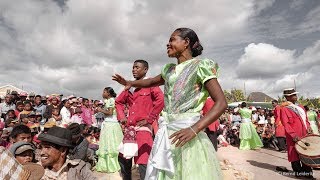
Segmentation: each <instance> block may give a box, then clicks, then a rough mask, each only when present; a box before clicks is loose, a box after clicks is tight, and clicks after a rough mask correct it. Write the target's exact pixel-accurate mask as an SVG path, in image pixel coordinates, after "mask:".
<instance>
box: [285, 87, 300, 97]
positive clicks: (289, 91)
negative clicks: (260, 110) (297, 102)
mask: <svg viewBox="0 0 320 180" xmlns="http://www.w3.org/2000/svg"><path fill="white" fill-rule="evenodd" d="M298 93H299V92H297V91H296V90H295V89H294V88H288V89H284V90H283V95H284V96H292V95H295V94H298Z"/></svg>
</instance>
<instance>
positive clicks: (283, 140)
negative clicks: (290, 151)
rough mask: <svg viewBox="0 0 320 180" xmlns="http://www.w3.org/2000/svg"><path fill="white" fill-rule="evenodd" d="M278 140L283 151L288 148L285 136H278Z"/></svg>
mask: <svg viewBox="0 0 320 180" xmlns="http://www.w3.org/2000/svg"><path fill="white" fill-rule="evenodd" d="M277 140H278V148H279V151H283V150H285V149H286V138H285V137H277Z"/></svg>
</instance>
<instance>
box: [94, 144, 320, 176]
mask: <svg viewBox="0 0 320 180" xmlns="http://www.w3.org/2000/svg"><path fill="white" fill-rule="evenodd" d="M218 158H219V159H220V160H221V162H225V163H222V169H223V173H224V179H226V180H229V179H230V180H231V179H257V180H270V179H271V180H286V179H296V178H295V177H294V175H292V171H291V170H292V169H291V165H290V163H289V162H288V161H287V154H286V153H280V152H277V151H274V150H270V149H260V150H248V151H241V150H239V149H238V148H236V147H232V146H228V147H221V148H219V149H218ZM226 164H227V165H226ZM277 166H283V167H286V168H287V169H288V170H289V172H287V173H281V172H279V171H277V170H276V167H277ZM313 172H314V177H315V178H317V179H319V180H320V170H314V171H313ZM95 174H96V175H97V177H98V179H99V180H102V179H103V180H121V177H120V174H119V173H113V174H106V173H98V172H95ZM133 176H134V177H133V180H138V179H139V175H138V173H137V171H136V169H135V168H133Z"/></svg>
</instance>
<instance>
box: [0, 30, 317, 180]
mask: <svg viewBox="0 0 320 180" xmlns="http://www.w3.org/2000/svg"><path fill="white" fill-rule="evenodd" d="M202 50H203V47H202V45H201V44H200V40H199V38H198V36H197V34H196V33H195V32H194V31H193V30H191V29H189V28H178V29H176V30H175V31H174V32H173V33H172V34H171V36H170V39H169V42H168V44H167V54H168V56H169V57H171V58H176V59H177V64H173V63H169V64H166V65H165V66H164V67H163V68H162V70H161V73H160V74H159V75H158V76H156V77H153V78H147V77H146V74H147V71H148V69H149V65H148V62H147V61H145V60H135V61H134V63H133V66H132V75H133V77H134V78H135V81H127V80H125V79H124V78H123V77H122V76H121V75H118V74H115V75H114V76H112V79H113V80H114V81H116V82H118V83H120V84H122V85H124V87H125V88H124V90H123V91H122V92H121V93H120V94H119V95H117V94H116V92H115V91H114V90H113V89H112V88H111V87H106V88H104V89H103V93H102V98H103V100H90V99H88V98H84V97H75V96H68V97H64V98H62V95H60V94H52V95H48V96H41V95H35V94H32V93H30V94H29V95H28V94H25V93H21V94H18V93H17V92H15V91H13V92H11V93H10V94H7V95H6V96H5V98H4V99H3V100H1V104H0V113H1V121H0V130H1V131H0V132H1V140H0V146H1V148H0V150H1V160H5V161H6V162H8V161H9V160H10V161H11V162H13V163H11V165H13V166H12V168H11V167H6V168H4V169H2V170H1V171H2V174H6V173H7V174H8V176H15V177H20V178H18V179H27V178H22V177H28V176H32V177H35V176H36V175H37V176H39V178H38V179H59V180H60V179H68V180H69V179H96V177H95V176H94V174H93V172H92V170H96V171H98V172H105V173H114V172H120V174H121V176H122V178H123V179H124V180H131V179H132V174H131V169H132V166H133V162H134V164H135V165H136V167H137V169H138V171H139V175H140V179H146V180H149V179H151V180H153V179H159V180H168V179H184V180H193V179H199V177H200V176H201V179H206V180H209V179H223V174H222V171H221V167H220V163H219V161H218V158H217V156H216V151H217V150H218V147H219V146H220V147H221V146H228V145H234V146H238V147H239V149H241V150H246V149H256V148H260V147H267V148H270V147H271V148H274V149H276V150H279V151H281V152H285V149H286V146H287V149H288V150H289V151H288V155H289V157H290V158H289V161H290V162H291V163H292V167H293V170H294V171H297V172H301V171H309V170H308V169H306V168H305V166H303V165H302V166H301V164H300V161H299V159H297V157H296V156H297V154H296V152H295V151H294V150H292V142H297V141H298V140H299V138H301V137H302V135H305V134H306V133H307V130H306V129H308V133H309V131H310V130H309V129H310V128H309V124H310V127H311V128H312V131H313V133H319V130H318V126H319V123H318V119H319V112H315V111H313V110H312V109H311V108H308V107H306V109H307V110H308V112H307V115H308V120H309V121H310V123H309V122H308V123H307V124H305V127H306V129H305V130H303V131H302V132H300V131H299V130H297V129H292V127H291V125H292V124H293V123H292V122H290V123H291V124H290V123H289V124H288V123H287V121H286V120H284V119H285V117H286V116H285V114H284V110H285V108H286V107H288V108H294V110H297V112H298V114H299V112H300V111H303V110H301V108H300V107H297V106H295V105H294V103H295V101H293V100H292V103H291V104H290V103H288V105H286V106H284V107H282V108H279V105H278V104H277V103H278V102H277V101H273V102H272V103H273V105H274V108H273V109H265V108H261V107H253V106H251V107H247V104H246V103H245V102H243V103H242V104H240V105H239V107H236V108H228V107H227V102H226V99H225V97H224V94H223V91H222V89H221V87H220V85H219V82H218V81H217V78H218V76H219V74H218V72H219V67H218V65H217V63H215V62H214V61H212V60H210V59H200V58H197V56H198V55H201V53H202ZM160 85H164V93H163V92H162V91H161V89H160V88H159V86H160ZM284 95H285V96H286V98H287V100H288V101H289V100H290V97H292V96H294V95H295V93H291V94H284ZM302 114H303V113H302ZM303 119H306V118H303ZM311 121H313V122H311ZM296 122H297V124H296V126H298V127H301V126H303V125H302V124H301V123H300V121H299V122H298V120H297V121H296ZM299 123H300V124H299ZM307 125H308V126H307ZM295 131H299V132H298V133H296V132H295ZM288 133H291V135H292V138H291V139H290V137H289V138H288ZM293 144H294V143H293ZM2 156H5V157H2ZM7 159H9V160H7ZM12 159H13V160H12ZM3 164H4V163H0V166H3ZM299 165H300V166H299ZM23 167H25V168H23ZM27 167H29V168H30V167H31V168H32V170H31V171H28V170H25V169H26V168H27ZM4 171H6V172H4ZM30 173H31V175H30ZM4 179H6V178H4Z"/></svg>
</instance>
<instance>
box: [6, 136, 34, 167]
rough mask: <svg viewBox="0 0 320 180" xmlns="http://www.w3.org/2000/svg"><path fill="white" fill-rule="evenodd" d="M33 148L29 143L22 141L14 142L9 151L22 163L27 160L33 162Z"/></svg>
mask: <svg viewBox="0 0 320 180" xmlns="http://www.w3.org/2000/svg"><path fill="white" fill-rule="evenodd" d="M34 150H35V149H34V146H33V145H32V144H31V143H27V142H23V141H20V142H16V143H14V144H13V145H12V146H11V147H10V152H11V153H12V155H14V157H15V158H16V160H17V161H18V162H19V163H20V164H22V165H25V164H26V163H29V162H35V157H34Z"/></svg>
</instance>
